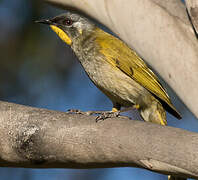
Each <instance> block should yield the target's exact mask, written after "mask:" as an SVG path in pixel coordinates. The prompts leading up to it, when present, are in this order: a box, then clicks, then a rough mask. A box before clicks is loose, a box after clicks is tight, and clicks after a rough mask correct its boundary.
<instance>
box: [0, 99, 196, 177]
mask: <svg viewBox="0 0 198 180" xmlns="http://www.w3.org/2000/svg"><path fill="white" fill-rule="evenodd" d="M0 107H1V108H0V117H1V118H0V144H1V146H0V166H1V167H26V168H27V167H28V168H86V169H87V168H110V167H140V168H145V169H148V170H152V171H155V172H159V173H163V174H171V175H179V176H184V177H193V178H198V151H197V149H198V134H197V133H193V132H188V131H185V130H181V129H177V128H172V127H163V126H160V125H155V124H152V123H146V122H140V121H135V120H130V119H128V118H125V117H120V118H112V119H108V120H105V121H100V122H98V123H96V122H95V120H94V119H95V117H93V116H84V115H75V114H67V113H64V112H58V111H51V110H47V109H38V108H32V107H27V106H23V105H17V104H13V103H7V102H0Z"/></svg>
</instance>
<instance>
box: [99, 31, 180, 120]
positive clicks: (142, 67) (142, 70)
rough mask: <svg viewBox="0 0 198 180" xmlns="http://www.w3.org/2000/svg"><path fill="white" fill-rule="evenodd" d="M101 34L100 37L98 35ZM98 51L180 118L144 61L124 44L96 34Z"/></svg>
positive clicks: (113, 38) (106, 35)
mask: <svg viewBox="0 0 198 180" xmlns="http://www.w3.org/2000/svg"><path fill="white" fill-rule="evenodd" d="M99 34H101V35H99ZM96 41H97V43H98V44H99V46H100V51H101V52H102V53H103V54H104V56H105V57H106V59H107V60H108V62H109V63H110V64H112V65H113V66H115V67H117V68H119V69H120V70H121V71H122V72H124V73H125V74H127V75H128V76H129V77H131V78H132V79H134V80H135V81H136V82H137V83H139V84H141V85H142V86H143V87H145V88H146V89H147V90H149V91H150V92H151V93H152V94H154V95H155V96H156V97H157V98H158V99H160V100H162V101H163V102H165V103H166V104H167V105H168V106H169V107H170V108H171V109H172V110H174V111H175V113H176V114H174V113H173V115H175V116H176V117H178V118H180V115H179V113H178V112H177V110H176V109H175V107H174V106H173V105H172V103H171V101H170V98H169V96H168V94H167V93H166V91H165V89H164V88H163V87H162V85H161V84H160V82H159V80H158V78H157V76H156V75H155V74H154V73H153V72H152V71H151V70H150V69H149V68H148V67H147V65H146V64H145V63H144V61H143V60H142V59H141V58H140V57H139V56H138V55H137V54H136V53H135V52H134V51H133V50H131V49H130V48H129V47H128V46H127V45H126V44H124V43H123V42H122V41H120V40H119V39H117V38H115V37H113V36H111V35H110V34H108V33H105V35H104V32H102V31H101V30H100V33H98V37H97V38H96ZM101 47H102V48H101Z"/></svg>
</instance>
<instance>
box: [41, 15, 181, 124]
mask: <svg viewBox="0 0 198 180" xmlns="http://www.w3.org/2000/svg"><path fill="white" fill-rule="evenodd" d="M37 22H40V23H44V24H48V25H50V27H51V29H52V30H53V31H55V32H56V33H57V34H58V36H59V37H60V38H61V39H62V40H63V41H64V42H65V43H67V44H68V45H70V46H71V48H72V49H73V51H74V52H75V54H76V56H77V57H78V59H79V62H80V63H81V65H82V66H83V68H84V70H85V71H86V73H87V75H88V76H89V78H90V79H91V80H92V82H93V83H94V84H95V85H96V86H97V87H98V88H99V89H100V90H101V91H102V92H103V93H104V94H106V96H107V97H109V98H110V100H111V101H112V103H113V109H112V111H114V112H115V111H118V110H119V109H120V107H121V106H123V107H135V108H137V109H138V110H139V112H140V114H141V116H142V118H143V119H144V120H145V121H149V122H154V123H157V124H161V125H166V124H167V121H166V111H165V110H167V111H168V112H169V113H171V114H172V115H173V116H175V117H176V118H178V119H181V115H180V114H179V113H178V112H177V110H176V109H175V107H174V106H173V104H172V103H171V100H170V98H169V96H168V94H167V92H166V90H165V89H164V88H163V86H162V85H161V83H160V82H159V79H158V78H157V76H156V75H155V74H154V73H153V72H152V70H151V69H149V68H148V67H147V65H146V64H145V63H144V61H143V60H142V59H141V58H140V57H139V56H138V55H137V54H136V52H135V51H134V50H132V49H131V48H129V47H128V46H127V45H126V44H125V43H124V42H122V41H121V40H120V39H118V38H116V37H114V36H112V35H111V34H109V33H107V32H105V31H103V30H102V29H100V28H98V27H97V26H96V25H95V24H94V23H92V22H91V21H90V20H88V19H87V18H85V17H83V16H80V15H78V14H75V13H70V12H68V13H65V14H61V15H59V16H56V17H54V18H51V19H47V20H41V21H37Z"/></svg>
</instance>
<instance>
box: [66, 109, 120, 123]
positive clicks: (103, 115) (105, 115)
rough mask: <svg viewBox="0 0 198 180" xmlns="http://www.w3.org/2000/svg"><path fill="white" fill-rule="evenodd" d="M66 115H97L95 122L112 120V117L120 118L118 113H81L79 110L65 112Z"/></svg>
mask: <svg viewBox="0 0 198 180" xmlns="http://www.w3.org/2000/svg"><path fill="white" fill-rule="evenodd" d="M67 113H68V114H82V115H87V116H90V115H98V116H97V117H96V122H98V121H101V120H103V121H104V120H105V119H107V118H114V117H119V116H120V111H116V112H114V111H81V110H79V109H69V110H68V111H67Z"/></svg>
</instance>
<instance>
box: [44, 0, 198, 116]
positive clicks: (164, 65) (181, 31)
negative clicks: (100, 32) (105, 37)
mask: <svg viewBox="0 0 198 180" xmlns="http://www.w3.org/2000/svg"><path fill="white" fill-rule="evenodd" d="M44 1H45V2H50V3H52V4H55V5H58V6H61V7H63V8H65V9H77V10H80V11H82V12H84V13H85V14H87V15H89V16H91V17H93V18H95V19H97V20H98V21H100V22H101V23H103V24H104V25H106V26H107V27H109V28H110V29H111V30H112V31H113V32H114V33H116V34H117V35H118V36H119V37H121V38H122V39H123V40H124V41H125V42H126V43H127V44H129V46H131V47H132V48H134V49H135V50H136V51H137V52H138V53H139V54H140V55H141V56H142V57H143V59H145V60H146V61H147V62H148V63H149V64H150V65H151V66H152V67H153V68H154V69H155V70H156V71H157V72H158V73H159V74H160V75H161V76H162V77H163V78H164V79H165V81H166V82H167V83H168V84H169V85H170V86H171V87H172V88H173V89H174V91H175V92H176V93H177V94H178V95H179V97H180V98H181V99H182V101H183V102H184V103H185V104H186V105H187V106H188V108H189V109H190V110H191V111H192V112H193V113H194V114H195V115H196V117H198V98H195V97H197V89H198V87H197V86H198V78H197V77H198V61H197V59H198V43H197V39H196V36H195V34H194V31H193V29H192V26H191V24H190V22H189V20H188V17H187V13H186V9H185V6H184V4H183V3H182V2H181V1H180V0H171V1H170V0H163V1H161V0H133V1H131V0H108V1H98V0H75V1H73V0H44ZM189 92H190V94H189Z"/></svg>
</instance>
